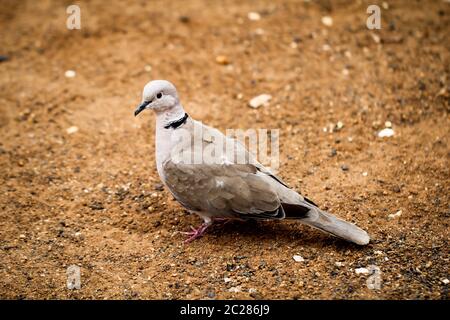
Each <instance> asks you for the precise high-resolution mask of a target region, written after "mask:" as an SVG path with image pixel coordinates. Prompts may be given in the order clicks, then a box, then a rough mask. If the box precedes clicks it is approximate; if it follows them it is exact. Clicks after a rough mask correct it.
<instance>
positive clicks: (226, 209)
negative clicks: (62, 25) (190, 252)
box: [164, 160, 285, 219]
mask: <svg viewBox="0 0 450 320" xmlns="http://www.w3.org/2000/svg"><path fill="white" fill-rule="evenodd" d="M164 171H165V176H166V184H167V186H168V188H169V189H170V191H171V192H172V193H173V195H174V196H175V198H176V199H177V200H178V201H180V203H181V204H183V205H184V206H185V207H186V208H188V209H190V210H193V211H200V212H208V213H210V214H212V215H217V216H222V217H227V216H231V217H240V218H246V217H248V218H261V219H274V218H284V216H285V214H284V210H283V208H282V206H281V203H280V199H279V198H278V195H277V193H276V191H275V190H274V189H273V188H272V187H271V186H270V183H268V182H267V180H266V179H265V177H264V176H262V175H260V174H259V173H258V170H257V168H256V167H255V166H253V165H251V164H185V163H177V162H174V161H172V160H169V161H167V162H166V163H165V164H164Z"/></svg>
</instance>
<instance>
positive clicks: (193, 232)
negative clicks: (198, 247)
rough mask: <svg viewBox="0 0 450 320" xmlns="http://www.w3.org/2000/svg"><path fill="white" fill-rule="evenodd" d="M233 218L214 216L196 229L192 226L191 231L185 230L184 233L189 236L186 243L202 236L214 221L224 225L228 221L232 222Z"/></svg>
mask: <svg viewBox="0 0 450 320" xmlns="http://www.w3.org/2000/svg"><path fill="white" fill-rule="evenodd" d="M230 221H231V219H229V218H212V219H211V220H210V221H208V222H203V223H202V225H201V226H200V227H198V228H197V229H195V228H194V227H192V226H191V229H192V230H191V231H189V232H183V233H184V234H186V235H188V236H189V237H188V238H187V239H186V240H185V241H184V243H189V242H191V241H193V240H195V239H197V238H200V237H201V236H203V234H204V233H205V231H206V229H208V227H209V226H211V225H212V224H213V223H222V225H225V224H226V223H228V222H230Z"/></svg>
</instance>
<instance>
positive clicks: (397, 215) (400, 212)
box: [388, 210, 403, 220]
mask: <svg viewBox="0 0 450 320" xmlns="http://www.w3.org/2000/svg"><path fill="white" fill-rule="evenodd" d="M402 213H403V212H402V210H399V211H397V212H396V213H391V214H390V215H388V219H389V220H392V219H395V218H398V217H400V216H401V215H402Z"/></svg>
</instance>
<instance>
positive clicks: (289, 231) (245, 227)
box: [191, 220, 367, 251]
mask: <svg viewBox="0 0 450 320" xmlns="http://www.w3.org/2000/svg"><path fill="white" fill-rule="evenodd" d="M203 241H207V242H208V243H212V244H215V245H217V246H220V247H221V248H223V247H226V246H230V247H236V246H237V245H239V244H244V243H247V244H256V245H259V246H261V245H269V246H270V245H273V244H276V245H278V246H283V245H288V246H300V247H328V246H329V247H333V248H335V249H336V250H339V251H345V250H348V249H351V250H361V249H362V248H367V246H358V245H356V244H353V243H351V242H348V241H345V240H343V239H339V238H336V237H334V236H332V235H329V234H326V233H323V232H321V231H319V230H315V229H314V228H310V227H308V226H306V225H303V224H301V223H300V222H296V221H255V220H247V221H239V220H230V221H227V222H226V223H223V222H222V223H215V224H213V225H212V226H211V227H210V228H209V229H208V230H207V231H206V232H205V234H204V235H203V237H201V238H198V239H196V240H194V241H193V242H191V244H195V243H199V244H200V243H201V242H203Z"/></svg>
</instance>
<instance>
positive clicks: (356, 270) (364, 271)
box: [355, 268, 369, 274]
mask: <svg viewBox="0 0 450 320" xmlns="http://www.w3.org/2000/svg"><path fill="white" fill-rule="evenodd" d="M355 272H356V274H368V273H369V270H368V269H367V268H357V269H355Z"/></svg>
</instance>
